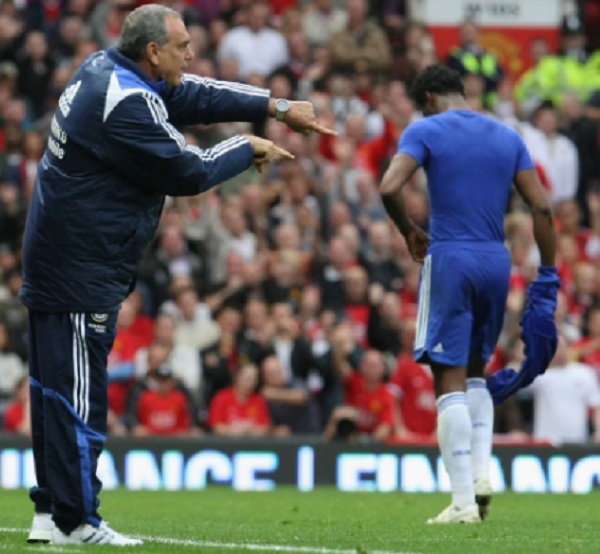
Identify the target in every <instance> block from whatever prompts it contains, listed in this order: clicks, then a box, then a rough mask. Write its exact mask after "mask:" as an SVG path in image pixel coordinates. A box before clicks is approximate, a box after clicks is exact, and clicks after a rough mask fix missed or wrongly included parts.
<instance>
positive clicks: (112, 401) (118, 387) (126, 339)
mask: <svg viewBox="0 0 600 554" xmlns="http://www.w3.org/2000/svg"><path fill="white" fill-rule="evenodd" d="M136 323H138V320H136ZM140 332H141V333H140ZM139 333H140V334H139ZM152 335H153V333H151V334H148V329H147V325H144V324H143V323H142V324H141V325H139V324H138V326H137V327H136V324H135V323H134V325H132V326H131V327H130V328H129V329H118V331H117V336H116V338H115V343H114V345H113V348H112V350H111V352H110V354H109V356H108V375H109V377H110V371H111V368H113V367H117V366H119V365H120V364H135V357H136V354H137V351H138V350H139V349H140V348H145V347H146V346H148V345H149V344H150V343H151V342H152ZM132 382H133V376H132V377H131V378H130V379H124V380H120V381H113V382H111V383H109V385H108V405H109V406H110V408H111V409H112V410H113V411H114V412H115V414H117V415H118V416H122V415H124V414H125V404H126V402H127V394H128V392H129V387H130V386H131V383H132Z"/></svg>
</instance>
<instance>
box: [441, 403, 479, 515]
mask: <svg viewBox="0 0 600 554" xmlns="http://www.w3.org/2000/svg"><path fill="white" fill-rule="evenodd" d="M437 405H438V441H439V444H440V450H441V452H442V458H443V460H444V465H445V466H446V470H447V471H448V475H450V484H451V485H452V504H454V505H455V506H458V507H459V508H464V507H465V506H467V505H469V504H473V503H474V502H475V490H474V488H473V475H472V471H471V418H470V416H469V407H468V406H467V395H466V394H465V393H464V392H452V393H450V394H443V395H442V396H440V397H439V398H438V401H437Z"/></svg>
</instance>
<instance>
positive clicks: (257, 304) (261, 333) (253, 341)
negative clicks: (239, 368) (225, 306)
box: [239, 300, 275, 367]
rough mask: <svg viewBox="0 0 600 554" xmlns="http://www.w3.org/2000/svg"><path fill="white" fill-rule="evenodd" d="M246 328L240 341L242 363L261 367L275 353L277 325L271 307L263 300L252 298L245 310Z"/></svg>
mask: <svg viewBox="0 0 600 554" xmlns="http://www.w3.org/2000/svg"><path fill="white" fill-rule="evenodd" d="M244 318H245V319H244V321H245V328H244V331H243V333H242V336H241V339H240V342H239V357H240V364H242V365H244V364H247V363H251V364H254V365H256V366H257V367H260V366H261V365H262V362H263V360H264V359H265V358H266V357H267V356H270V355H272V354H274V353H275V350H274V349H273V335H274V334H275V326H274V323H273V320H272V318H271V317H269V308H268V306H267V304H266V303H265V302H263V301H262V300H250V301H249V302H248V303H247V304H246V307H245V310H244Z"/></svg>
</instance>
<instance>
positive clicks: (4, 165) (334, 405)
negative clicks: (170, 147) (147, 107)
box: [0, 0, 600, 444]
mask: <svg viewBox="0 0 600 554" xmlns="http://www.w3.org/2000/svg"><path fill="white" fill-rule="evenodd" d="M163 3H164V4H166V5H169V6H170V7H172V8H174V9H176V10H178V11H179V12H180V13H181V15H182V17H183V19H184V21H185V22H186V24H187V26H188V30H189V33H190V35H191V38H192V44H193V49H194V53H195V58H194V60H193V61H192V62H191V64H190V66H189V67H188V71H189V72H191V73H195V74H198V75H201V76H206V77H215V78H219V79H223V80H230V81H242V82H246V83H249V84H252V85H256V86H262V87H266V88H269V89H270V90H271V92H272V95H273V96H274V97H279V98H289V99H295V100H309V101H311V102H312V103H313V104H314V105H315V108H316V111H317V114H318V117H319V119H320V120H321V122H322V123H323V124H324V125H327V126H329V127H333V128H335V129H336V130H337V131H338V132H339V136H338V137H335V138H333V137H321V136H310V137H305V136H302V135H298V134H294V133H292V132H290V131H289V130H288V129H287V127H286V126H285V125H284V124H281V123H278V122H275V121H273V120H267V119H265V121H263V122H261V123H260V124H256V125H254V126H253V128H252V126H250V125H249V124H238V123H227V124H219V125H213V126H210V127H206V126H195V127H190V128H186V129H184V133H185V137H186V140H187V141H188V143H190V144H196V145H198V146H200V147H208V146H210V145H213V144H214V143H215V142H217V141H220V140H223V139H225V138H227V137H229V136H232V135H234V134H237V133H241V132H253V133H256V134H260V135H263V136H266V137H268V138H269V139H271V140H273V141H275V142H276V143H277V144H279V145H281V146H283V147H284V148H287V149H288V150H290V151H291V152H293V154H294V155H295V156H296V158H295V160H292V161H284V162H281V163H279V164H277V165H274V166H272V167H270V168H269V169H268V171H267V173H266V174H259V173H258V172H257V171H256V170H254V169H252V170H248V171H246V172H245V173H244V174H242V175H240V176H239V177H238V178H236V179H234V180H231V181H229V182H227V183H224V184H223V185H221V186H220V187H218V189H217V190H213V191H210V192H208V193H206V194H203V195H201V196H198V197H193V198H179V199H168V200H167V203H166V207H165V210H164V213H163V216H162V219H161V223H160V226H159V228H158V230H157V233H156V238H155V240H154V241H153V243H152V244H151V246H150V248H149V249H148V251H147V254H146V257H145V260H144V262H143V264H142V267H141V269H140V274H139V279H138V286H137V290H136V291H135V292H134V293H133V294H132V295H131V296H130V297H129V298H128V299H127V300H125V302H124V303H123V305H122V308H121V311H120V313H119V320H118V336H117V339H116V342H115V345H114V349H113V351H112V353H111V355H110V359H109V367H108V371H109V377H110V388H109V399H110V431H111V433H112V434H114V435H131V436H134V437H142V436H148V435H162V436H165V435H194V436H198V437H201V436H204V435H207V434H216V435H233V436H239V437H241V436H244V437H248V436H273V437H285V436H290V435H295V434H297V435H312V436H315V437H322V438H323V439H326V440H341V441H349V442H355V441H386V442H392V443H402V442H417V443H419V442H422V443H431V442H432V441H434V440H435V428H436V402H435V396H434V393H433V380H432V377H431V372H430V369H429V368H428V367H427V366H422V365H419V364H416V363H414V362H413V361H412V358H411V351H412V344H413V340H414V334H415V324H416V322H415V319H416V312H417V309H416V308H417V293H418V283H419V271H420V266H418V265H416V264H415V263H413V262H412V261H411V258H410V256H409V254H408V252H407V249H406V245H405V243H404V240H403V238H402V236H401V235H400V234H399V232H398V231H397V230H396V229H395V228H394V227H393V226H392V225H391V223H390V221H389V220H388V218H387V216H386V214H385V211H384V209H383V206H382V204H381V200H380V196H379V193H378V183H379V180H380V178H381V176H382V174H383V172H384V171H385V169H386V167H387V165H388V163H389V161H390V159H391V158H392V157H393V156H394V154H395V152H396V148H397V143H398V140H399V138H400V136H401V135H402V132H403V130H404V129H405V128H406V127H407V126H408V125H409V124H410V123H411V122H412V121H415V120H417V119H418V118H420V117H421V114H420V113H418V112H417V111H416V110H415V107H414V105H413V103H412V101H411V100H410V98H409V96H408V89H409V88H410V85H411V82H412V81H413V79H414V77H415V76H416V75H417V74H418V72H419V71H421V70H422V69H423V68H425V67H427V66H428V65H430V64H433V63H440V64H447V65H449V66H450V67H452V68H455V69H456V70H458V71H459V72H460V73H461V75H462V76H463V79H464V83H465V91H466V96H467V100H468V103H469V105H470V107H471V109H473V110H476V111H479V112H481V113H485V114H487V115H489V116H490V117H494V118H498V119H499V120H501V121H503V122H504V123H506V124H507V125H509V126H511V127H513V128H515V129H516V130H517V131H518V132H519V133H520V134H521V135H522V136H523V138H524V140H525V143H526V144H527V146H528V148H529V149H530V152H531V154H532V157H533V158H534V160H535V163H536V167H537V171H538V172H539V175H540V178H541V180H542V182H543V184H544V186H545V187H546V189H547V191H548V194H549V196H550V197H551V199H552V202H553V205H554V210H555V217H556V224H557V228H558V230H559V238H558V259H557V264H558V268H559V274H560V277H561V279H562V283H563V284H562V288H561V291H560V295H559V308H558V311H557V315H556V317H557V323H558V327H559V331H560V334H561V342H560V347H559V350H558V352H557V355H556V358H555V360H554V362H553V365H552V368H551V369H550V370H549V371H548V372H547V375H545V376H544V377H542V378H540V379H538V381H536V383H535V384H534V386H533V387H532V388H530V389H529V390H525V391H522V393H520V394H519V396H518V397H514V398H511V399H509V400H508V401H507V402H506V403H505V404H504V405H502V406H499V407H498V408H497V413H496V433H497V436H496V438H497V440H498V441H504V442H513V443H514V442H517V443H531V442H533V443H535V442H544V443H547V442H550V443H552V444H561V443H586V442H600V410H599V408H600V386H599V383H600V381H599V379H600V302H599V300H600V271H599V269H600V1H597V0H588V1H580V2H574V1H566V0H565V1H562V0H513V1H492V0H481V1H473V2H467V3H465V2H462V1H460V0H412V1H410V0H373V1H369V2H367V1H366V0H347V1H344V0H312V1H307V0H271V1H269V2H261V1H251V0H188V1H186V2H173V1H165V2H163ZM137 5H139V4H138V3H137V2H135V1H134V2H132V1H129V0H101V1H94V0H12V1H7V0H3V1H2V2H1V3H0V429H3V430H5V431H7V432H13V433H20V434H24V435H27V434H28V433H29V418H28V384H27V378H26V375H27V354H28V353H27V312H26V309H25V308H24V307H23V306H22V305H21V304H20V302H19V300H18V297H17V295H18V291H19V288H20V286H21V266H20V264H21V240H22V234H23V229H24V225H25V220H26V217H27V207H28V203H29V199H30V197H31V193H32V189H33V187H34V182H35V178H36V171H37V164H38V162H39V160H40V158H41V156H42V155H43V151H44V148H45V144H46V140H47V136H48V133H49V127H50V121H51V118H52V114H53V111H54V109H55V107H56V105H57V103H58V99H59V97H60V95H61V93H62V91H63V90H64V88H65V86H66V84H67V83H68V81H69V79H70V77H71V75H72V74H73V73H74V71H76V70H77V68H78V66H79V65H80V64H81V63H82V61H83V60H85V59H86V57H87V56H89V55H90V54H91V53H93V52H95V51H97V50H99V49H103V48H108V47H111V46H114V45H115V44H116V41H117V38H118V36H119V32H120V29H121V26H122V24H123V21H124V19H125V17H126V16H127V14H128V13H129V12H130V11H131V10H132V9H134V8H135V7H136V6H137ZM448 139H449V140H452V137H449V138H448ZM406 201H407V206H408V210H409V213H410V216H411V217H412V218H413V220H414V221H415V222H417V223H418V224H419V225H421V226H422V227H423V228H425V229H427V222H428V216H429V208H428V199H427V180H426V177H425V175H424V173H422V172H419V173H418V174H417V175H416V176H415V178H414V179H413V181H412V182H411V183H410V184H409V186H408V187H406ZM506 244H507V247H508V249H509V250H510V252H511V255H512V260H513V269H512V275H511V281H510V294H509V298H508V302H507V306H506V317H505V325H504V330H503V333H502V337H501V339H500V342H499V344H498V348H497V350H496V352H495V354H494V356H493V358H492V360H491V361H490V363H489V366H488V371H489V372H490V373H491V372H493V371H496V370H498V369H500V368H502V367H506V366H512V367H519V365H520V362H521V360H522V358H523V348H522V344H521V342H520V339H519V319H520V316H521V314H522V311H523V306H524V301H525V298H526V288H527V285H528V283H529V282H530V281H531V280H532V279H533V278H534V277H535V272H536V268H537V266H538V264H539V257H538V252H537V248H536V246H535V243H534V240H533V232H532V222H531V218H530V216H529V214H528V212H527V210H526V208H525V207H524V206H523V204H522V203H521V202H520V201H519V200H518V198H517V197H514V198H513V199H512V201H511V203H510V209H509V211H508V213H507V214H506ZM199 440H201V439H199Z"/></svg>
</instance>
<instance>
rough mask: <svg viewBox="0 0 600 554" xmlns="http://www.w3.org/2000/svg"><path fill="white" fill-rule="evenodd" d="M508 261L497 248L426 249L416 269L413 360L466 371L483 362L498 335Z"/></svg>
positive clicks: (447, 245) (484, 245)
mask: <svg viewBox="0 0 600 554" xmlns="http://www.w3.org/2000/svg"><path fill="white" fill-rule="evenodd" d="M510 268H511V260H510V255H509V253H508V251H507V250H506V248H505V246H504V245H503V244H502V243H493V242H490V243H468V242H452V243H450V242H444V243H437V244H434V245H432V246H431V247H430V248H429V251H428V253H427V257H426V258H425V262H424V264H423V269H422V270H421V282H420V286H419V311H418V315H417V329H416V335H415V348H414V358H415V360H416V361H419V362H434V363H439V364H444V365H450V366H466V365H467V363H468V360H469V355H470V354H471V353H477V354H479V355H480V356H481V357H482V358H483V359H484V360H485V361H488V359H489V357H490V356H491V354H492V352H493V351H494V348H495V347H496V343H497V342H498V337H499V336H500V332H501V331H502V324H503V320H504V312H505V309H506V297H507V295H508V283H509V277H510Z"/></svg>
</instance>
